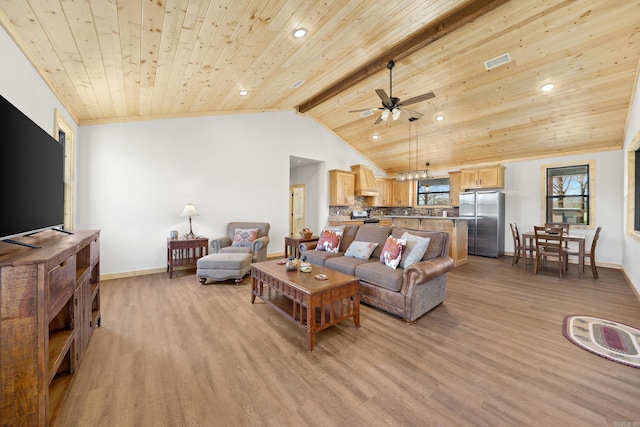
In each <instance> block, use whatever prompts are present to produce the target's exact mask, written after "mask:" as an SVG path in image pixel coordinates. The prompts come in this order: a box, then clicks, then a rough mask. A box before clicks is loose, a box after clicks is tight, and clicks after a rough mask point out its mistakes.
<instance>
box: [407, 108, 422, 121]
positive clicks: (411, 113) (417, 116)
mask: <svg viewBox="0 0 640 427" xmlns="http://www.w3.org/2000/svg"><path fill="white" fill-rule="evenodd" d="M402 111H404V112H405V113H407V114H408V115H409V117H414V118H416V119H419V118H420V117H422V115H423V114H422V113H418V112H417V111H413V110H407V109H406V108H403V109H402Z"/></svg>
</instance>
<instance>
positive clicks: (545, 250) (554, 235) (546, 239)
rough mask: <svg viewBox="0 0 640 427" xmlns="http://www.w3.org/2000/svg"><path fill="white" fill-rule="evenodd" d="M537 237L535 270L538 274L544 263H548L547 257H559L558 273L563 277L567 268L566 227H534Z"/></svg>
mask: <svg viewBox="0 0 640 427" xmlns="http://www.w3.org/2000/svg"><path fill="white" fill-rule="evenodd" d="M533 230H534V234H535V238H536V262H535V263H534V264H533V272H534V273H535V274H538V269H540V268H542V264H543V263H544V264H546V262H547V258H557V260H558V274H559V276H560V278H562V272H563V271H564V269H565V252H564V250H565V248H564V242H563V240H564V228H562V227H547V226H537V225H536V226H534V227H533Z"/></svg>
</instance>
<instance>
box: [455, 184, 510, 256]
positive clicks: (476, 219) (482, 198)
mask: <svg viewBox="0 0 640 427" xmlns="http://www.w3.org/2000/svg"><path fill="white" fill-rule="evenodd" d="M459 209H460V210H459V216H460V217H469V218H470V219H469V220H467V223H468V225H469V250H468V253H469V255H481V256H487V257H492V258H498V257H500V256H502V255H504V193H502V192H500V191H495V190H490V191H467V192H462V193H460V208H459Z"/></svg>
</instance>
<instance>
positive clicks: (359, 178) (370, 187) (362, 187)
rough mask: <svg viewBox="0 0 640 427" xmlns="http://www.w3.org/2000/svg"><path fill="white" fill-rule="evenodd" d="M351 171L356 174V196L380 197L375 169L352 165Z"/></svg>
mask: <svg viewBox="0 0 640 427" xmlns="http://www.w3.org/2000/svg"><path fill="white" fill-rule="evenodd" d="M351 171H352V172H355V174H356V194H355V195H356V196H377V195H378V189H377V188H376V179H375V177H374V176H373V168H371V167H369V166H365V165H351Z"/></svg>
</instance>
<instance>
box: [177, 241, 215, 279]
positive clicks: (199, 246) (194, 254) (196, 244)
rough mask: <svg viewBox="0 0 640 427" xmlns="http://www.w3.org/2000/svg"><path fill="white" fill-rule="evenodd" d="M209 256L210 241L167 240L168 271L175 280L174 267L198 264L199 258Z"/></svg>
mask: <svg viewBox="0 0 640 427" xmlns="http://www.w3.org/2000/svg"><path fill="white" fill-rule="evenodd" d="M205 255H209V239H208V238H206V237H196V238H195V239H171V238H169V239H167V271H168V272H169V278H170V279H172V278H173V267H174V266H176V265H188V264H194V265H195V264H197V262H198V258H202V257H203V256H205Z"/></svg>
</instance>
